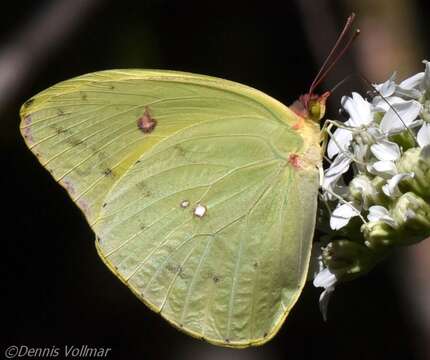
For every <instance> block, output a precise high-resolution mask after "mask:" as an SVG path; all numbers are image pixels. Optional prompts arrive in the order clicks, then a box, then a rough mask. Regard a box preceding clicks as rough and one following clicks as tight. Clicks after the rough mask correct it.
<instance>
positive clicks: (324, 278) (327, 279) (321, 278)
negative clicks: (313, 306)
mask: <svg viewBox="0 0 430 360" xmlns="http://www.w3.org/2000/svg"><path fill="white" fill-rule="evenodd" d="M336 282H337V279H336V275H335V274H333V273H332V272H331V271H330V270H329V269H328V268H324V269H322V270H321V271H320V272H319V273H318V274H317V275H316V276H315V279H314V281H313V284H314V286H315V287H323V288H325V289H327V288H328V287H331V286H333V285H334V284H336Z"/></svg>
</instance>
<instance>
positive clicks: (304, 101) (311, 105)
mask: <svg viewBox="0 0 430 360" xmlns="http://www.w3.org/2000/svg"><path fill="white" fill-rule="evenodd" d="M330 94H331V92H330V91H326V92H325V93H324V94H322V95H317V94H311V93H308V94H304V95H302V96H300V98H299V100H297V101H295V102H294V103H293V105H291V106H290V108H291V109H292V110H293V111H294V112H295V113H296V114H297V115H299V116H300V117H302V118H304V119H309V120H312V121H315V122H319V121H320V120H321V119H322V118H323V117H324V115H325V110H326V102H327V98H328V97H329V96H330Z"/></svg>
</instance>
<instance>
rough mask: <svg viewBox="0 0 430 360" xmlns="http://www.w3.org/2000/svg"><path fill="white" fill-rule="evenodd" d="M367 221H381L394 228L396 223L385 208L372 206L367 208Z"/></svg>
mask: <svg viewBox="0 0 430 360" xmlns="http://www.w3.org/2000/svg"><path fill="white" fill-rule="evenodd" d="M367 219H368V220H369V221H382V222H384V223H386V224H388V225H390V226H391V227H395V226H396V222H395V220H394V219H393V217H392V216H391V214H390V212H389V211H388V210H387V209H386V208H385V207H383V206H380V205H373V206H371V207H370V208H369V214H368V215H367Z"/></svg>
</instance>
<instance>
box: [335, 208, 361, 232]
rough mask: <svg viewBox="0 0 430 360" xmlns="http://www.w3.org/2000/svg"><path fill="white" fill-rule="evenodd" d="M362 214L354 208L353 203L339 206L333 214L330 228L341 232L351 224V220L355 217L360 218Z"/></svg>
mask: <svg viewBox="0 0 430 360" xmlns="http://www.w3.org/2000/svg"><path fill="white" fill-rule="evenodd" d="M359 214H360V212H359V211H358V210H356V209H355V208H354V205H353V204H351V203H348V204H342V205H340V206H338V207H337V208H336V209H334V211H333V212H332V214H331V217H330V228H331V229H332V230H339V229H341V228H343V227H344V226H346V225H347V224H348V223H349V220H351V218H353V217H354V216H358V215H359Z"/></svg>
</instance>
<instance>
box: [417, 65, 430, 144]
mask: <svg viewBox="0 0 430 360" xmlns="http://www.w3.org/2000/svg"><path fill="white" fill-rule="evenodd" d="M427 64H428V63H427ZM417 141H418V145H419V146H420V147H421V148H423V147H425V146H427V145H430V124H428V123H424V124H423V126H421V129H420V130H419V131H418V134H417Z"/></svg>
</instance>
